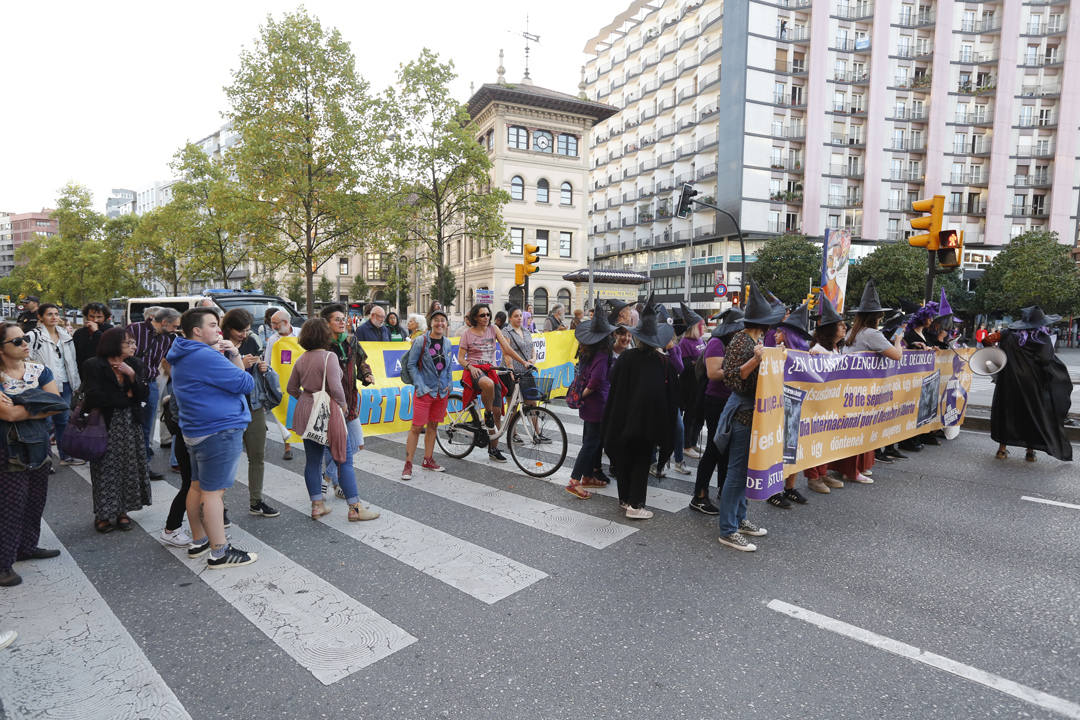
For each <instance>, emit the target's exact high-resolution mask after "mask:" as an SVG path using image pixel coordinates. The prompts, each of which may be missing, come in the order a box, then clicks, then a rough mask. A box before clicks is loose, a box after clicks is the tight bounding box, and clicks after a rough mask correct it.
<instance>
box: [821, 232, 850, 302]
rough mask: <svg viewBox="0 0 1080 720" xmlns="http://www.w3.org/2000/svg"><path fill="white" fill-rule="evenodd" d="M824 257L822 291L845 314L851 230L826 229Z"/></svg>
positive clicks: (822, 261) (823, 247)
mask: <svg viewBox="0 0 1080 720" xmlns="http://www.w3.org/2000/svg"><path fill="white" fill-rule="evenodd" d="M822 249H823V251H824V255H823V256H822V260H821V291H822V292H823V293H825V295H826V297H828V298H829V301H830V302H831V303H832V304H833V307H835V308H836V312H838V313H841V314H842V313H843V312H844V299H845V298H846V297H847V278H848V265H849V264H850V263H849V261H850V258H851V230H848V229H846V228H826V229H825V242H823V243H822Z"/></svg>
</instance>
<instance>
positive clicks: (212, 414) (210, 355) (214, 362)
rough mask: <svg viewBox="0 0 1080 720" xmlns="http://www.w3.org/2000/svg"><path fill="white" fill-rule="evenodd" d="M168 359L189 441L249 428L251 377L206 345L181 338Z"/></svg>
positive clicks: (170, 350)
mask: <svg viewBox="0 0 1080 720" xmlns="http://www.w3.org/2000/svg"><path fill="white" fill-rule="evenodd" d="M165 359H166V360H168V361H169V364H170V365H172V383H173V392H175V393H176V399H177V405H179V407H180V429H181V430H182V431H183V433H184V436H185V437H193V438H196V437H204V436H206V435H213V434H214V433H218V432H221V431H222V430H232V429H235V428H241V429H243V428H246V427H247V426H248V423H250V422H251V412H250V411H249V410H248V404H247V395H248V393H250V392H251V391H252V390H253V389H254V388H255V381H254V380H253V379H252V377H251V374H250V373H247V372H245V371H243V370H241V369H240V368H238V367H237V366H235V365H233V364H232V363H231V362H229V360H228V359H227V358H226V357H225V356H224V355H222V354H221V353H219V352H218V351H217V350H215V349H214V348H212V347H210V346H209V345H207V344H206V343H203V342H199V341H198V340H188V339H187V338H178V339H177V340H176V342H174V343H173V345H172V347H171V348H170V349H169V352H168V354H167V355H166V356H165Z"/></svg>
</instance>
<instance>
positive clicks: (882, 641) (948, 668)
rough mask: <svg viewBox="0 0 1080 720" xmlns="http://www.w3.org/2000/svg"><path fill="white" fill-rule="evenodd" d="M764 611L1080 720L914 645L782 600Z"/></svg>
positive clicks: (1069, 706)
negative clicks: (856, 641) (774, 612)
mask: <svg viewBox="0 0 1080 720" xmlns="http://www.w3.org/2000/svg"><path fill="white" fill-rule="evenodd" d="M768 607H769V609H770V610H775V611H776V612H779V613H783V614H785V615H788V616H790V617H793V618H795V619H797V620H803V621H805V622H808V623H810V624H811V625H816V626H817V627H819V628H821V629H823V630H829V631H831V632H834V633H837V634H838V635H843V636H844V637H847V638H851V639H852V640H858V641H859V642H861V643H864V644H866V645H870V646H872V647H876V648H878V649H879V650H884V651H885V652H890V653H893V654H894V655H899V656H900V657H905V658H907V659H909V660H914V661H915V662H920V663H923V664H924V665H929V666H931V667H934V668H937V669H938V670H944V671H945V672H949V673H952V674H953V675H957V676H959V677H962V678H964V679H965V680H971V681H972V682H976V683H979V684H980V685H985V686H986V687H988V688H991V689H993V690H997V691H998V692H1001V693H1005V694H1006V695H1011V696H1012V697H1014V698H1017V699H1018V700H1023V701H1024V702H1027V703H1031V704H1032V705H1038V706H1039V707H1041V708H1044V709H1046V710H1050V711H1052V712H1056V713H1058V714H1060V715H1064V716H1065V717H1069V718H1080V705H1078V704H1076V703H1074V702H1070V701H1068V700H1064V699H1062V698H1059V697H1056V696H1054V695H1050V694H1047V693H1044V692H1042V691H1041V690H1036V689H1034V688H1031V687H1028V686H1027V685H1021V684H1020V683H1018V682H1014V681H1012V680H1008V679H1006V678H1003V677H1001V676H1000V675H995V674H993V673H988V672H986V671H985V670H980V669H978V668H974V667H971V666H970V665H965V664H963V663H960V662H957V661H955V660H951V659H949V658H947V657H943V656H941V655H937V654H935V653H932V652H927V651H925V650H922V649H920V648H917V647H915V646H914V645H908V644H907V643H904V642H900V641H899V640H893V639H892V638H889V637H885V636H884V635H878V634H877V633H875V632H871V631H869V630H864V629H863V628H860V627H856V626H855V625H849V624H848V623H846V622H843V621H842V620H836V619H834V618H831V617H828V616H826V615H819V614H818V613H816V612H813V611H812V610H806V609H804V608H801V607H799V606H798V605H790V604H788V603H786V602H783V601H782V600H770V601H769V604H768Z"/></svg>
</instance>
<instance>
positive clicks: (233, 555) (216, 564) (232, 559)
mask: <svg viewBox="0 0 1080 720" xmlns="http://www.w3.org/2000/svg"><path fill="white" fill-rule="evenodd" d="M258 559H259V556H258V555H257V554H256V553H249V552H244V551H243V550H241V549H240V548H234V547H233V546H232V545H230V546H229V547H227V548H225V554H224V555H222V556H221V557H219V558H208V559H207V560H206V567H208V568H212V569H214V570H221V569H224V568H231V567H240V566H241V565H250V564H251V563H253V562H255V561H256V560H258Z"/></svg>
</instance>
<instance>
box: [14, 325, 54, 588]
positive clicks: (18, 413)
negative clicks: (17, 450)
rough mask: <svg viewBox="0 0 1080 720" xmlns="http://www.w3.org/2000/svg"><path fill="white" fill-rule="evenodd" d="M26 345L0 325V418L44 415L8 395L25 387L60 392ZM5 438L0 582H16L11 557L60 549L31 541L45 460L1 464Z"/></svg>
mask: <svg viewBox="0 0 1080 720" xmlns="http://www.w3.org/2000/svg"><path fill="white" fill-rule="evenodd" d="M29 355H30V346H29V345H28V344H27V340H26V336H25V335H23V331H22V328H20V327H19V326H18V325H16V324H15V323H11V322H7V323H3V325H0V382H2V385H3V392H0V420H4V421H6V422H19V421H21V420H29V419H36V418H39V417H44V416H31V415H30V414H29V413H28V412H27V411H26V408H25V407H24V406H22V405H16V404H15V403H14V402H13V401H12V399H11V397H10V396H11V395H18V394H19V393H21V392H23V391H24V390H27V389H30V388H41V389H42V390H44V391H46V392H50V393H52V394H53V395H57V396H59V395H60V390H59V389H58V388H57V387H56V381H55V380H54V379H53V374H52V371H51V370H49V368H47V367H45V366H44V365H42V364H40V363H35V362H30V360H29V359H28V358H29ZM8 467H9V466H8V450H7V443H5V442H0V587H10V586H12V585H18V584H19V583H21V582H22V578H21V577H19V574H18V573H17V572H15V570H14V569H13V568H12V565H13V564H14V563H15V561H16V560H42V559H45V558H53V557H56V556H57V555H59V554H60V551H59V550H45V549H43V548H39V547H38V546H37V541H38V536H39V535H40V533H41V513H42V511H44V510H45V495H46V491H47V489H48V483H49V468H50V465H49V463H48V462H46V463H44V464H42V465H40V466H39V467H36V468H27V469H22V470H15V469H10V470H9V469H7V468H8Z"/></svg>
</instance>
